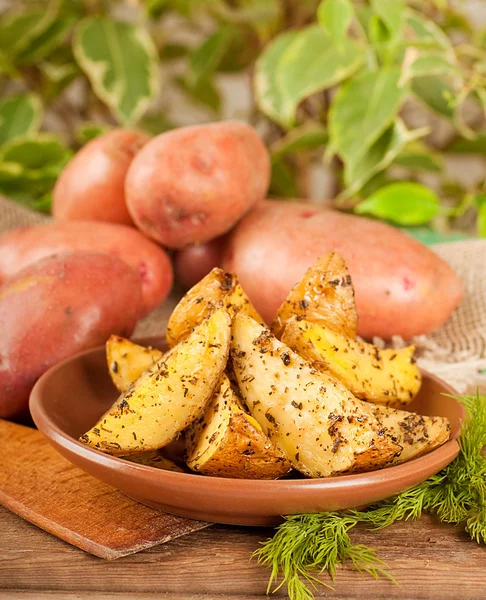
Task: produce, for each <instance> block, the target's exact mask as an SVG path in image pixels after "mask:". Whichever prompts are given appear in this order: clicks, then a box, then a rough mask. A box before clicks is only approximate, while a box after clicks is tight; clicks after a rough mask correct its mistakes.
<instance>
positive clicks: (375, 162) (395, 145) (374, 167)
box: [344, 119, 429, 197]
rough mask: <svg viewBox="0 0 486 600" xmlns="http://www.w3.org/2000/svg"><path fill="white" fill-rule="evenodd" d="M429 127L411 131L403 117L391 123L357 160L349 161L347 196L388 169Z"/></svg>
mask: <svg viewBox="0 0 486 600" xmlns="http://www.w3.org/2000/svg"><path fill="white" fill-rule="evenodd" d="M428 132H429V130H428V129H427V128H422V129H415V130H412V131H409V130H408V129H407V127H406V126H405V124H404V123H403V121H402V120H401V119H397V120H396V122H395V123H394V124H393V125H391V126H390V127H389V128H388V129H387V130H386V131H385V132H384V133H383V135H382V136H381V137H380V138H378V140H377V141H376V142H375V143H374V144H373V145H372V146H371V147H370V148H369V149H368V151H367V152H366V154H364V155H362V156H360V158H359V159H358V160H356V161H353V160H351V161H348V162H346V163H345V167H344V182H345V184H346V186H347V189H346V192H345V194H344V195H345V196H347V197H349V196H352V195H353V194H355V193H356V192H357V191H358V190H360V189H361V188H362V187H363V185H364V184H365V183H366V182H367V181H369V180H370V179H371V177H373V176H374V175H376V174H377V173H379V172H380V171H383V170H384V169H386V168H387V167H388V166H389V165H390V164H391V163H392V162H393V161H394V159H395V158H396V157H397V156H398V154H399V153H400V152H401V151H402V150H403V148H404V147H405V146H406V145H407V144H408V143H409V142H410V141H412V140H415V139H417V138H419V137H422V136H424V135H426V134H427V133H428Z"/></svg>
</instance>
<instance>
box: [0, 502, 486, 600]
mask: <svg viewBox="0 0 486 600" xmlns="http://www.w3.org/2000/svg"><path fill="white" fill-rule="evenodd" d="M271 533H272V532H271V530H270V529H250V528H248V529H246V528H237V527H226V526H220V525H214V526H213V527H209V528H208V529H203V530H201V531H198V532H196V533H193V534H191V535H187V536H184V537H181V538H178V539H176V540H173V541H171V542H168V543H167V544H163V545H161V546H157V547H154V548H150V549H148V550H145V551H144V552H140V553H138V554H133V555H130V556H126V557H124V558H120V559H119V560H116V561H112V562H106V561H103V560H101V559H99V558H96V557H94V556H91V555H89V554H87V553H85V552H82V551H81V550H79V549H77V548H74V547H73V546H70V545H69V544H66V543H64V542H62V541H61V540H58V539H57V538H55V537H53V536H51V535H49V534H47V533H45V532H44V531H41V530H40V529H38V528H36V527H34V526H33V525H31V524H30V523H27V522H26V521H23V520H22V519H19V518H18V517H17V516H16V515H14V514H12V513H10V512H8V511H7V510H6V509H4V508H2V507H0V548H1V550H0V600H10V599H12V600H19V599H23V600H27V599H28V600H44V599H45V598H53V599H55V600H58V599H59V600H61V599H62V600H85V599H86V600H95V599H96V600H121V599H123V600H126V599H131V598H133V599H134V600H151V599H154V598H157V599H159V598H163V599H170V600H183V599H184V600H195V599H196V598H197V599H198V600H201V599H208V600H210V599H214V600H217V599H223V598H224V599H228V600H229V599H232V600H254V599H256V598H263V597H264V596H265V591H266V586H267V580H268V571H267V570H266V568H264V567H261V566H259V565H258V564H256V563H255V562H254V561H251V562H250V556H251V553H252V552H253V550H254V549H255V548H256V547H257V546H258V543H259V542H260V541H263V540H264V539H265V538H267V537H268V536H269V535H271ZM353 539H354V540H355V541H358V542H361V543H365V544H369V545H373V546H374V547H375V548H377V549H378V551H379V555H380V557H381V558H383V559H384V560H385V561H386V562H387V563H388V567H389V570H390V571H391V572H392V573H393V575H394V576H395V577H396V578H397V580H398V581H399V584H400V585H399V586H396V585H394V584H392V583H390V582H388V581H381V580H380V581H374V580H373V579H370V578H362V577H361V576H360V575H359V574H357V573H355V572H353V571H352V570H349V569H340V570H339V571H338V575H337V579H336V582H335V583H334V590H332V589H327V588H322V589H319V590H318V593H317V598H334V599H342V600H344V599H345V598H346V599H355V598H356V599H359V600H377V599H386V600H391V599H395V598H400V599H401V600H412V599H413V600H418V599H428V600H459V599H460V600H484V599H485V597H486V593H485V590H486V550H485V549H484V548H483V547H480V546H478V545H477V544H475V543H474V542H471V541H470V540H469V539H468V537H467V536H466V535H465V534H464V533H462V532H461V531H460V529H458V528H454V527H451V526H448V525H437V524H436V523H434V522H433V521H432V520H431V519H429V518H422V519H421V520H420V521H418V522H415V523H397V524H396V525H393V526H392V527H390V528H389V529H387V530H384V531H381V532H370V531H367V530H364V529H363V530H359V531H356V532H355V533H353ZM324 579H325V580H326V581H327V578H326V577H324ZM275 596H276V597H278V598H285V597H286V592H285V590H283V589H282V590H280V591H279V592H278V593H277V594H276V595H275Z"/></svg>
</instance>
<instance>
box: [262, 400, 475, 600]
mask: <svg viewBox="0 0 486 600" xmlns="http://www.w3.org/2000/svg"><path fill="white" fill-rule="evenodd" d="M457 400H458V401H459V402H461V403H462V404H463V405H464V406H465V408H466V411H467V416H466V419H465V421H464V423H463V424H462V427H461V437H460V438H459V446H460V453H459V455H458V456H457V458H456V459H455V460H454V461H453V462H452V463H451V464H450V465H448V466H447V467H446V468H445V469H443V470H442V471H441V472H440V473H438V474H437V475H434V476H432V477H430V478H429V479H427V480H426V481H424V482H422V483H420V484H419V485H416V486H415V487H413V488H411V489H409V490H406V491H404V492H402V493H401V494H398V495H397V496H394V497H392V498H389V499H388V500H384V501H383V502H380V503H378V504H376V505H373V506H371V507H369V508H368V509H366V510H364V511H358V510H352V511H348V512H325V513H318V514H310V515H293V516H290V517H286V518H285V521H284V523H282V524H281V525H280V526H279V527H278V528H277V531H276V533H275V535H274V536H273V538H270V539H268V540H267V541H266V542H263V544H262V546H261V547H260V548H258V550H256V551H255V553H254V555H253V556H254V557H255V558H257V560H258V562H260V563H261V564H264V565H267V566H269V567H270V569H271V574H270V580H269V583H268V590H267V591H270V590H271V588H272V587H273V585H274V583H276V582H277V581H278V579H279V578H281V579H282V581H281V583H280V585H279V586H278V587H277V589H279V588H280V587H281V586H282V585H284V584H287V590H288V595H289V598H290V599H291V600H312V599H313V598H314V595H313V592H312V589H311V588H314V589H315V588H316V586H317V584H322V585H326V586H329V584H328V583H326V582H324V581H322V580H321V579H319V576H320V575H321V574H322V573H324V572H326V571H327V573H328V574H329V575H330V577H331V579H332V580H334V578H335V576H336V568H337V566H338V565H342V564H344V563H345V562H348V563H350V564H351V565H352V566H353V568H355V569H356V570H357V571H359V572H360V573H362V574H368V575H371V576H372V577H374V578H375V579H377V578H378V577H386V578H388V579H390V580H392V581H395V580H394V578H393V577H392V576H391V575H390V574H389V573H388V572H387V571H386V564H385V563H384V562H383V561H382V560H381V559H380V558H379V557H378V556H377V554H376V552H375V550H374V549H373V548H369V547H368V546H364V545H362V544H353V542H352V541H351V538H350V535H349V532H350V531H351V530H352V529H353V528H354V527H355V526H356V525H357V524H358V523H365V524H368V525H371V526H372V527H373V528H374V529H383V528H384V527H388V526H389V525H392V524H393V523H394V522H395V521H400V520H409V519H418V518H419V517H420V516H421V515H422V514H423V513H424V512H426V513H428V514H431V515H434V516H435V517H436V518H437V519H438V520H439V521H443V522H446V523H455V524H459V523H462V524H464V528H465V531H467V533H468V534H469V535H470V537H471V539H473V540H475V541H476V542H478V543H481V542H482V543H486V459H485V456H483V454H482V451H483V447H484V446H486V396H480V395H479V394H478V395H476V396H461V397H458V398H457Z"/></svg>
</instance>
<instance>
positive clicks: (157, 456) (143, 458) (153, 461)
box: [120, 450, 184, 473]
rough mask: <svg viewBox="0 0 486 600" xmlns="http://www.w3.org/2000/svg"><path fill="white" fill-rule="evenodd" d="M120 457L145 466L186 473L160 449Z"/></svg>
mask: <svg viewBox="0 0 486 600" xmlns="http://www.w3.org/2000/svg"><path fill="white" fill-rule="evenodd" d="M120 458H123V460H128V461H129V462H133V463H136V464H137V465H144V466H145V467H153V468H154V469H162V470H163V471H174V473H184V469H181V468H180V467H179V466H178V465H176V464H175V462H173V461H172V460H169V459H168V458H166V457H165V456H163V455H162V454H161V453H160V451H159V450H155V451H153V452H152V451H151V452H138V453H135V454H128V455H127V456H120Z"/></svg>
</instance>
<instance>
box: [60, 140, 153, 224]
mask: <svg viewBox="0 0 486 600" xmlns="http://www.w3.org/2000/svg"><path fill="white" fill-rule="evenodd" d="M148 140H149V138H148V136H146V135H145V134H144V133H141V132H140V131H131V130H128V129H115V130H113V131H109V132H108V133H105V134H103V135H100V136H98V137H97V138H95V139H94V140H92V141H91V142H88V143H87V144H86V145H85V146H83V148H81V150H79V151H78V152H77V153H76V154H75V155H74V157H73V158H72V159H71V161H70V162H69V163H68V165H67V166H66V168H65V169H64V171H63V172H62V173H61V175H60V177H59V179H58V180H57V183H56V186H55V188H54V193H53V201H52V214H53V215H54V218H55V219H56V220H58V221H70V220H82V221H91V220H92V221H108V222H110V223H120V224H123V225H133V221H132V218H131V217H130V213H129V212H128V209H127V206H126V204H125V177H126V174H127V171H128V167H129V166H130V163H131V162H132V160H133V158H134V156H135V155H136V154H137V152H138V151H139V150H140V148H142V146H144V145H145V144H146V143H147V142H148Z"/></svg>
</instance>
